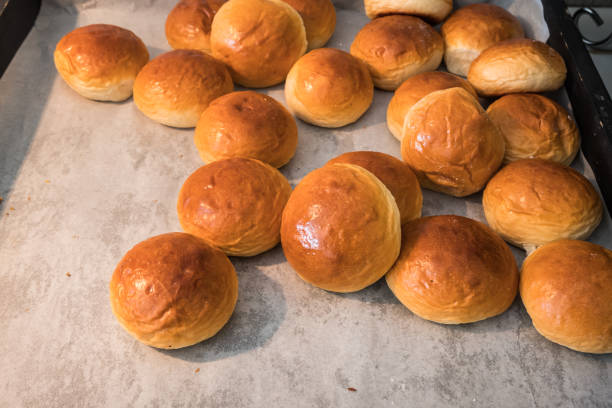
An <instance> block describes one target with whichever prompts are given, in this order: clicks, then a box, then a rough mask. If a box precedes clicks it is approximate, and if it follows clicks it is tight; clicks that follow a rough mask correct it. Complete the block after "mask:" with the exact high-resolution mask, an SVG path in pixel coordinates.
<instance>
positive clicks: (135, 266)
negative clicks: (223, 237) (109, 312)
mask: <svg viewBox="0 0 612 408" xmlns="http://www.w3.org/2000/svg"><path fill="white" fill-rule="evenodd" d="M237 298H238V278H237V277H236V271H235V270H234V267H233V266H232V263H231V262H230V261H229V259H227V256H225V254H224V253H223V252H221V251H219V250H218V249H215V248H212V247H210V246H209V245H207V244H206V243H205V242H204V241H202V240H201V239H199V238H196V237H194V236H193V235H189V234H184V233H182V232H174V233H168V234H162V235H158V236H155V237H152V238H149V239H147V240H145V241H142V242H141V243H139V244H137V245H136V246H134V248H132V249H130V250H129V251H128V252H127V253H126V254H125V256H124V257H123V259H121V261H120V262H119V264H118V265H117V268H116V269H115V272H114V273H113V277H112V279H111V282H110V301H111V306H112V309H113V313H114V315H115V317H116V318H117V320H118V321H119V323H120V324H121V326H123V328H124V329H125V330H127V332H128V333H130V334H131V335H132V336H134V337H135V338H136V339H137V340H139V341H141V342H143V343H145V344H148V345H149V346H153V347H157V348H163V349H177V348H181V347H187V346H191V345H192V344H196V343H199V342H201V341H202V340H206V339H208V338H210V337H212V336H214V335H215V334H216V333H217V332H218V331H219V330H221V328H222V327H223V326H224V325H225V323H227V321H228V320H229V318H230V316H231V315H232V313H233V311H234V306H235V305H236V300H237Z"/></svg>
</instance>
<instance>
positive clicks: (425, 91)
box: [387, 71, 477, 142]
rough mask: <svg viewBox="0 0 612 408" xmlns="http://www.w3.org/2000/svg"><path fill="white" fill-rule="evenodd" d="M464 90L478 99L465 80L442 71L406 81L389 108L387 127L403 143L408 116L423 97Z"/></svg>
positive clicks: (418, 75) (424, 74) (398, 89)
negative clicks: (452, 89)
mask: <svg viewBox="0 0 612 408" xmlns="http://www.w3.org/2000/svg"><path fill="white" fill-rule="evenodd" d="M455 87H459V88H463V89H465V90H466V91H468V92H469V93H470V94H472V96H474V98H476V97H477V96H476V91H475V90H474V88H472V85H470V83H469V82H468V81H466V80H465V79H463V78H460V77H458V76H456V75H453V74H449V73H447V72H441V71H431V72H423V73H421V74H417V75H414V76H411V77H410V78H408V79H406V80H405V81H404V83H402V85H401V86H400V87H399V88H397V90H396V91H395V93H394V94H393V98H391V101H390V102H389V106H388V107H387V127H388V128H389V131H390V132H391V134H392V135H393V136H395V138H396V139H398V140H399V141H400V142H401V141H402V128H403V127H404V118H405V117H406V114H407V113H408V111H409V110H410V108H412V106H413V105H414V104H415V103H417V102H418V101H419V100H420V99H421V98H422V97H424V96H426V95H429V94H430V93H432V92H434V91H441V90H443V89H448V88H455Z"/></svg>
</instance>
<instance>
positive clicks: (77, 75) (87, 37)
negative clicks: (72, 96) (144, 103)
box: [53, 24, 149, 102]
mask: <svg viewBox="0 0 612 408" xmlns="http://www.w3.org/2000/svg"><path fill="white" fill-rule="evenodd" d="M53 60H54V62H55V67H56V68H57V72H58V73H59V74H60V76H61V77H62V78H63V79H64V81H66V83H67V84H68V85H69V86H70V87H71V88H72V89H74V90H75V91H76V92H77V93H79V94H80V95H81V96H84V97H85V98H88V99H93V100H96V101H113V102H118V101H123V100H125V99H127V98H129V97H130V96H132V86H133V84H134V79H135V78H136V75H137V74H138V71H140V69H141V68H142V67H143V66H144V65H145V64H146V63H147V61H148V60H149V52H148V51H147V47H145V45H144V43H143V42H142V41H141V40H140V38H138V37H137V36H136V35H135V34H134V33H133V32H131V31H129V30H126V29H124V28H121V27H117V26H114V25H109V24H92V25H88V26H84V27H79V28H76V29H74V30H72V31H71V32H69V33H68V34H66V35H65V36H64V37H62V39H61V40H60V41H59V42H58V43H57V46H56V47H55V52H54V53H53Z"/></svg>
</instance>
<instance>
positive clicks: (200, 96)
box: [134, 50, 234, 128]
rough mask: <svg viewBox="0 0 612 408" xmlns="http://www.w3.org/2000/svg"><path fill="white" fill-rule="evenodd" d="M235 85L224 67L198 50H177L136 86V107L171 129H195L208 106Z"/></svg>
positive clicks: (154, 65) (140, 75)
mask: <svg viewBox="0 0 612 408" xmlns="http://www.w3.org/2000/svg"><path fill="white" fill-rule="evenodd" d="M233 89H234V84H233V83H232V78H231V77H230V75H229V73H228V72H227V69H226V68H225V66H224V65H223V64H222V63H221V62H219V61H217V60H216V59H214V58H213V57H211V56H209V55H206V54H204V53H203V52H201V51H196V50H175V51H170V52H167V53H165V54H162V55H160V56H158V57H157V58H154V59H152V60H151V61H150V62H149V63H148V64H147V65H145V66H144V68H143V69H142V70H141V71H140V72H139V73H138V76H137V77H136V82H134V103H135V104H136V106H137V107H138V109H140V111H141V112H142V113H144V114H145V115H146V116H148V117H149V118H151V119H153V120H154V121H156V122H159V123H162V124H164V125H168V126H174V127H179V128H190V127H194V126H195V125H196V124H197V123H198V119H199V118H200V115H202V112H204V109H206V108H207V107H208V104H210V102H212V101H213V100H214V99H216V98H218V97H219V96H221V95H224V94H226V93H228V92H232V90H233Z"/></svg>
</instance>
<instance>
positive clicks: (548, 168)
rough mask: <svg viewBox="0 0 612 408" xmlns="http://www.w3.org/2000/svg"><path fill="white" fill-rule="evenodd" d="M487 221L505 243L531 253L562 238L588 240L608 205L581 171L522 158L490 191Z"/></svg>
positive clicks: (496, 178)
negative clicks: (604, 207) (604, 203)
mask: <svg viewBox="0 0 612 408" xmlns="http://www.w3.org/2000/svg"><path fill="white" fill-rule="evenodd" d="M482 205H483V207H484V213H485V217H486V218H487V222H488V223H489V225H490V226H491V228H493V229H494V230H495V231H496V232H497V233H498V234H500V235H501V236H502V237H503V238H504V239H505V240H506V241H508V242H510V243H512V244H514V245H516V246H519V247H523V248H525V250H527V252H531V251H532V250H533V249H534V248H535V247H537V246H540V245H544V244H546V243H549V242H552V241H556V240H558V239H563V238H570V239H586V238H587V237H588V236H589V235H591V233H592V232H593V230H595V228H596V227H597V225H599V222H600V221H601V217H602V211H603V206H602V203H601V199H600V198H599V195H598V194H597V192H596V191H595V188H593V186H592V185H591V183H590V182H589V181H588V180H587V179H586V178H585V177H584V176H583V175H582V174H580V173H578V172H577V171H576V170H574V169H572V168H570V167H567V166H563V165H562V164H558V163H554V162H551V161H548V160H541V159H523V160H519V161H515V162H512V163H510V164H508V165H507V166H506V167H504V168H503V169H501V170H500V172H499V173H497V174H496V175H495V176H494V177H493V178H492V179H491V181H489V184H487V188H485V191H484V194H483V197H482Z"/></svg>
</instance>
